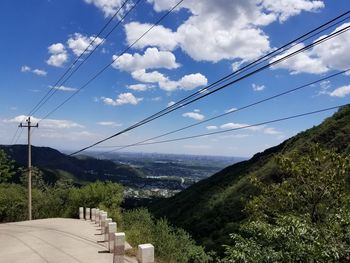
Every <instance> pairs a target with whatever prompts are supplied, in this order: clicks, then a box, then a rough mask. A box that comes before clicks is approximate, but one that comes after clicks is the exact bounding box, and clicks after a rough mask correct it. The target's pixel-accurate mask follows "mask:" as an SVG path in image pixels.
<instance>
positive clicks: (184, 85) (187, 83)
mask: <svg viewBox="0 0 350 263" xmlns="http://www.w3.org/2000/svg"><path fill="white" fill-rule="evenodd" d="M178 83H179V86H180V88H181V89H183V90H193V89H195V88H197V87H200V86H206V85H207V84H208V80H207V78H206V77H205V76H203V75H202V74H200V73H196V74H189V75H185V76H183V77H182V78H181V79H180V80H179V81H178Z"/></svg>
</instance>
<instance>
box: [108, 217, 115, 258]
mask: <svg viewBox="0 0 350 263" xmlns="http://www.w3.org/2000/svg"><path fill="white" fill-rule="evenodd" d="M115 232H117V223H115V222H111V223H108V250H109V252H111V253H113V249H114V234H115Z"/></svg>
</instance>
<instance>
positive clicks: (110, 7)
mask: <svg viewBox="0 0 350 263" xmlns="http://www.w3.org/2000/svg"><path fill="white" fill-rule="evenodd" d="M84 1H85V3H87V4H93V5H94V6H96V7H97V8H98V9H100V10H101V11H102V12H103V14H104V16H105V17H110V16H113V15H114V14H115V13H116V12H117V11H118V10H119V9H120V8H121V6H122V5H123V3H124V0H84ZM129 8H130V4H126V5H125V7H124V8H123V9H122V10H121V11H120V12H119V14H118V15H117V17H118V18H119V19H120V18H121V17H122V16H123V15H124V13H125V11H126V10H128V9H129Z"/></svg>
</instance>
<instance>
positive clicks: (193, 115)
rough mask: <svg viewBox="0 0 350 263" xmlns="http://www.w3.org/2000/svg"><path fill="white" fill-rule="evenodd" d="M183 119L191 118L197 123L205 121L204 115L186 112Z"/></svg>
mask: <svg viewBox="0 0 350 263" xmlns="http://www.w3.org/2000/svg"><path fill="white" fill-rule="evenodd" d="M182 116H183V117H187V118H191V119H194V120H196V121H201V120H203V119H204V115H202V114H200V113H198V112H186V113H184V114H182Z"/></svg>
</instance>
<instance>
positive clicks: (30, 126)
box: [19, 116, 39, 220]
mask: <svg viewBox="0 0 350 263" xmlns="http://www.w3.org/2000/svg"><path fill="white" fill-rule="evenodd" d="M26 122H27V125H23V123H22V122H21V123H20V125H19V127H21V128H28V220H32V150H31V145H30V128H38V127H39V123H37V124H36V125H33V126H32V125H31V122H30V116H29V117H28V119H26Z"/></svg>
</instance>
